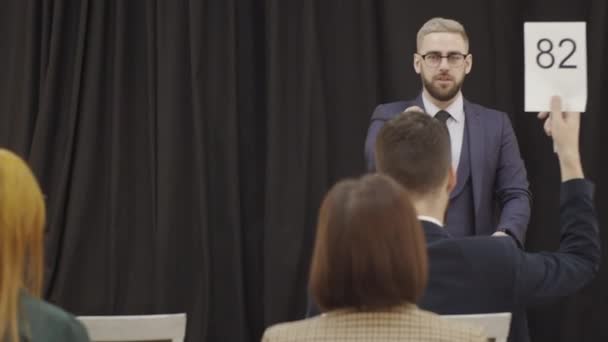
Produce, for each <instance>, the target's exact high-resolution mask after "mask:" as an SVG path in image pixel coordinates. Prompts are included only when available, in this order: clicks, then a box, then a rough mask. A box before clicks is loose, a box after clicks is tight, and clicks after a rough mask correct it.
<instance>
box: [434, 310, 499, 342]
mask: <svg viewBox="0 0 608 342" xmlns="http://www.w3.org/2000/svg"><path fill="white" fill-rule="evenodd" d="M441 317H442V318H445V319H448V320H451V321H458V322H462V323H466V324H469V325H476V326H478V327H481V328H483V330H484V332H485V333H486V335H487V336H488V340H489V341H496V342H507V337H509V326H510V324H511V313H510V312H501V313H489V314H476V315H442V316H441Z"/></svg>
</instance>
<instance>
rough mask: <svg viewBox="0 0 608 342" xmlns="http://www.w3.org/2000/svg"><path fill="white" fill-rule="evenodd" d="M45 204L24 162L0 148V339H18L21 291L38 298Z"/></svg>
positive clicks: (40, 280) (34, 179) (40, 285)
mask: <svg viewBox="0 0 608 342" xmlns="http://www.w3.org/2000/svg"><path fill="white" fill-rule="evenodd" d="M44 224H45V206H44V200H43V197H42V193H41V191H40V187H39V186H38V182H37V181H36V178H35V177H34V175H33V174H32V171H31V170H30V169H29V167H28V166H27V164H26V163H25V162H24V161H23V160H22V159H21V158H19V157H18V156H17V155H15V154H14V153H12V152H10V151H7V150H5V149H0V341H10V342H16V341H19V315H20V312H19V297H20V293H21V291H26V292H27V293H29V294H31V295H33V296H36V297H40V292H41V288H42V277H43V229H44Z"/></svg>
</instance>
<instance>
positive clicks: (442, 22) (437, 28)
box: [416, 18, 469, 50]
mask: <svg viewBox="0 0 608 342" xmlns="http://www.w3.org/2000/svg"><path fill="white" fill-rule="evenodd" d="M439 32H447V33H457V34H459V35H460V36H461V37H462V39H464V42H465V43H466V44H467V48H468V46H469V37H468V36H467V32H466V31H465V30H464V26H462V24H461V23H459V22H457V21H456V20H453V19H445V18H432V19H429V20H428V21H427V22H426V23H424V25H422V27H421V28H420V30H418V35H416V48H417V49H418V50H420V45H421V44H422V39H423V38H424V37H425V36H426V35H427V34H430V33H439Z"/></svg>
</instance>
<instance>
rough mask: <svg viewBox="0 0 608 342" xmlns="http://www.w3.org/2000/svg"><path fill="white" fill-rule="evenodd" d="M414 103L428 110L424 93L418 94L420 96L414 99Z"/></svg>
mask: <svg viewBox="0 0 608 342" xmlns="http://www.w3.org/2000/svg"><path fill="white" fill-rule="evenodd" d="M413 105H414V106H418V107H420V108H422V110H424V111H425V112H426V108H424V101H422V93H420V94H418V97H416V99H415V100H414V104H413ZM404 109H405V108H404Z"/></svg>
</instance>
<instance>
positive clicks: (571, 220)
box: [419, 179, 600, 342]
mask: <svg viewBox="0 0 608 342" xmlns="http://www.w3.org/2000/svg"><path fill="white" fill-rule="evenodd" d="M422 225H423V228H424V233H425V236H426V241H427V247H428V253H429V282H428V285H427V289H426V292H425V295H424V296H423V298H422V300H421V302H420V303H419V305H420V307H421V308H423V309H426V310H430V311H433V312H436V313H439V314H473V313H490V312H511V313H512V314H513V316H512V321H511V330H510V335H509V341H517V342H520V341H529V335H528V328H527V321H526V311H525V310H526V308H527V307H529V306H532V305H535V304H538V303H541V302H543V301H545V300H548V299H555V298H557V297H560V296H566V295H570V294H572V293H574V292H575V291H577V290H578V289H579V288H581V287H582V286H583V285H585V284H586V283H587V282H589V281H590V280H591V279H592V278H593V277H594V275H595V274H596V272H597V269H598V265H599V261H600V241H599V234H598V223H597V218H596V214H595V211H594V207H593V185H592V184H591V183H590V182H588V181H585V180H582V179H578V180H571V181H568V182H565V183H563V184H562V189H561V203H560V225H561V242H560V247H559V250H558V251H557V252H554V253H548V252H542V253H526V252H524V251H522V250H521V249H520V248H518V246H517V245H516V244H515V242H514V241H513V240H512V239H511V238H508V237H469V238H452V237H450V236H449V234H448V233H447V232H446V231H445V229H443V228H441V227H439V226H437V225H435V224H434V223H431V222H427V221H422ZM545 229H547V228H545Z"/></svg>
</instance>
